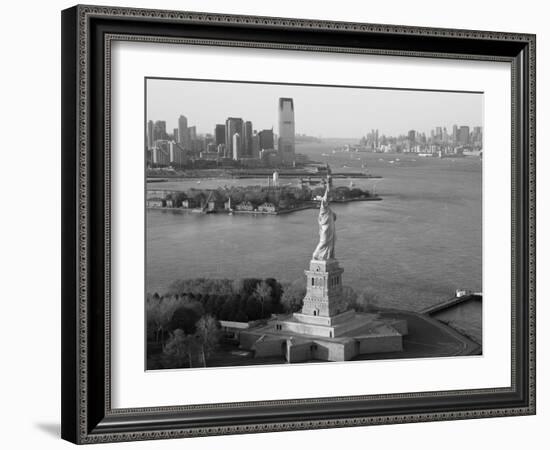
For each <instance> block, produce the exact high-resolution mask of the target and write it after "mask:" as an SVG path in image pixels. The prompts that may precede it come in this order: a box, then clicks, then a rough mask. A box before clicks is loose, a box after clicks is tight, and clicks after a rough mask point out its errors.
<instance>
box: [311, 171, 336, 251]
mask: <svg viewBox="0 0 550 450" xmlns="http://www.w3.org/2000/svg"><path fill="white" fill-rule="evenodd" d="M330 185H331V179H330V175H329V176H328V177H327V181H326V189H325V195H324V196H323V198H322V199H321V207H320V209H319V219H318V221H319V243H318V244H317V247H316V248H315V251H314V252H313V259H314V260H316V261H326V260H328V259H334V258H335V257H336V256H335V253H334V246H335V244H336V225H335V223H334V222H336V214H335V213H334V212H333V211H332V209H330V206H329V200H328V194H329V191H330Z"/></svg>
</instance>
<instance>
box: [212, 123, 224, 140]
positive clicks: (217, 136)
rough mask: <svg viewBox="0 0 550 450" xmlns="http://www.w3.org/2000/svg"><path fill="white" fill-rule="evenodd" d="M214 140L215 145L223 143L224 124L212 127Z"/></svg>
mask: <svg viewBox="0 0 550 450" xmlns="http://www.w3.org/2000/svg"><path fill="white" fill-rule="evenodd" d="M214 140H215V142H216V145H225V125H224V124H221V123H219V124H217V125H216V128H215V129H214Z"/></svg>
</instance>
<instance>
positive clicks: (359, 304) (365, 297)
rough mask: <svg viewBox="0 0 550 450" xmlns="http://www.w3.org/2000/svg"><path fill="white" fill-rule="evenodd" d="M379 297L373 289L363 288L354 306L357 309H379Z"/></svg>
mask: <svg viewBox="0 0 550 450" xmlns="http://www.w3.org/2000/svg"><path fill="white" fill-rule="evenodd" d="M379 300H380V299H379V297H378V294H376V293H375V292H373V291H370V290H368V289H365V290H363V291H362V292H361V294H360V295H359V297H358V298H357V300H356V302H355V308H356V309H357V310H358V311H365V312H374V311H377V310H378V309H379V304H378V303H379Z"/></svg>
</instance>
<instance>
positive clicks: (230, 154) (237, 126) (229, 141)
mask: <svg viewBox="0 0 550 450" xmlns="http://www.w3.org/2000/svg"><path fill="white" fill-rule="evenodd" d="M235 133H238V134H239V139H238V142H237V143H238V145H239V146H238V147H237V148H234V146H233V144H234V142H233V135H234V134H235ZM242 135H243V119H241V118H240V117H228V118H227V120H226V121H225V149H226V157H227V158H233V159H238V157H239V156H242V148H241V147H242V140H241V138H240V137H241V136H242ZM235 155H237V158H236V157H235Z"/></svg>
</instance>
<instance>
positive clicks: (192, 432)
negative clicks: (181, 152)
mask: <svg viewBox="0 0 550 450" xmlns="http://www.w3.org/2000/svg"><path fill="white" fill-rule="evenodd" d="M119 41H125V42H146V43H157V44H158V45H164V44H178V43H182V42H184V43H186V44H192V45H197V46H212V45H215V46H219V47H232V48H233V47H242V48H255V49H278V50H300V51H303V52H308V51H316V52H328V53H337V54H342V53H343V54H351V55H353V54H363V55H385V56H406V57H412V58H439V59H449V60H476V61H500V62H506V63H509V64H510V66H511V92H510V95H511V105H512V108H511V110H512V117H511V121H510V126H511V137H512V139H511V149H512V162H511V167H512V171H511V174H510V177H511V186H512V189H511V192H510V195H511V199H512V208H511V211H510V214H511V227H512V236H511V247H512V249H511V254H512V261H511V267H512V271H511V272H512V283H511V286H510V289H511V299H512V301H511V304H512V311H511V318H512V323H511V345H510V352H511V374H510V379H511V384H510V386H506V387H501V386H495V387H491V388H483V389H464V390H451V391H448V390H445V391H437V390H436V391H426V392H411V393H399V394H377V395H354V396H334V397H317V398H292V399H284V400H269V401H263V400H261V399H258V401H243V402H236V403H212V404H192V405H181V406H178V405H174V406H165V407H164V406H163V407H159V406H151V407H140V408H125V409H116V408H113V407H112V402H111V395H112V391H111V390H112V384H111V379H112V378H111V377H112V370H113V361H112V358H111V333H112V331H113V326H115V324H113V323H111V307H112V304H111V244H112V240H111V228H110V227H111V223H110V217H111V196H110V195H111V192H110V184H111V182H112V176H114V175H113V174H112V173H111V141H110V139H111V116H110V111H111V110H110V102H111V95H112V92H111V78H110V76H111V75H110V74H111V48H112V44H113V43H114V42H119ZM141 344H142V343H136V345H141ZM528 414H535V36H534V35H530V34H515V33H504V32H487V31H471V30H453V29H435V28H421V27H407V26H395V25H378V24H364V23H347V22H329V21H318V20H304V19H285V18H271V17H256V16H233V15H221V14H205V13H196V12H181V11H160V10H145V9H130V8H113V7H99V6H81V5H79V6H75V7H72V8H70V9H67V10H64V11H63V12H62V437H63V438H64V439H66V440H69V441H71V442H74V443H78V444H84V443H99V442H113V441H132V440H143V439H167V438H176V437H193V436H209V435H219V434H238V433H257V432H272V431H283V430H300V429H314V428H329V427H348V426H363V425H375V424H391V423H405V422H423V421H440V420H454V419H469V418H482V417H498V416H511V415H528Z"/></svg>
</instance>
